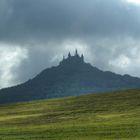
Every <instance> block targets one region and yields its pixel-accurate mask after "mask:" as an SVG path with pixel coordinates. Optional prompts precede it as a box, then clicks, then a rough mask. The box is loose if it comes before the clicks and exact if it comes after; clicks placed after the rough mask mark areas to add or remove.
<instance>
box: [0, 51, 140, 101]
mask: <svg viewBox="0 0 140 140" xmlns="http://www.w3.org/2000/svg"><path fill="white" fill-rule="evenodd" d="M137 87H140V78H136V77H132V76H129V75H123V76H122V75H119V74H115V73H112V72H109V71H102V70H99V69H98V68H96V67H93V66H92V65H90V64H89V63H85V62H84V56H83V55H82V56H79V54H78V53H77V51H76V53H75V55H74V56H71V54H70V53H69V55H68V58H63V60H62V61H61V62H60V64H59V65H58V66H55V67H52V68H47V69H45V70H44V71H42V72H41V73H40V74H38V75H37V76H36V77H35V78H33V79H31V80H29V81H27V82H25V83H23V84H21V85H17V86H14V87H10V88H6V89H2V90H0V103H11V102H20V101H31V100H39V99H49V98H56V97H66V96H77V95H81V94H87V93H96V92H105V91H113V90H118V89H130V88H137Z"/></svg>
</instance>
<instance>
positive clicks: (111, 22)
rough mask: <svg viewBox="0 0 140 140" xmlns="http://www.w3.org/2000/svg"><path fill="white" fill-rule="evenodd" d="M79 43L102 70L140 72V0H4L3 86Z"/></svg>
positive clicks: (0, 9) (0, 31)
mask: <svg viewBox="0 0 140 140" xmlns="http://www.w3.org/2000/svg"><path fill="white" fill-rule="evenodd" d="M76 48H77V49H78V51H79V53H84V56H85V59H86V62H90V63H91V64H92V65H94V66H96V67H98V68H100V69H102V70H110V71H113V72H115V73H120V74H130V75H132V76H138V77H140V3H139V0H86V1H85V0H0V88H3V87H8V86H12V85H15V84H19V83H22V82H24V81H26V80H28V79H30V78H33V77H34V76H35V75H36V74H38V73H39V72H41V71H42V70H43V69H44V68H47V67H50V66H53V65H57V64H58V63H59V61H60V60H61V59H62V56H63V55H65V56H66V55H67V53H68V51H71V52H72V53H73V52H74V50H75V49H76Z"/></svg>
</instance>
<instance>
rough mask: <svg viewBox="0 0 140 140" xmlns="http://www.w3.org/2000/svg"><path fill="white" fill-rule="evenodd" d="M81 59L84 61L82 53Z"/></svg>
mask: <svg viewBox="0 0 140 140" xmlns="http://www.w3.org/2000/svg"><path fill="white" fill-rule="evenodd" d="M81 59H82V61H83V62H84V55H83V54H82V55H81Z"/></svg>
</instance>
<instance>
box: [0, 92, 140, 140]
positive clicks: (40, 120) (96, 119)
mask: <svg viewBox="0 0 140 140" xmlns="http://www.w3.org/2000/svg"><path fill="white" fill-rule="evenodd" d="M0 139H4V140H21V139H25V140H46V139H47V140H93V139H95V140H114V139H119V140H132V139H133V140H139V139H140V90H127V91H118V92H113V93H106V94H91V95H84V96H80V97H68V98H62V99H51V100H48V101H37V102H29V103H17V104H11V105H0Z"/></svg>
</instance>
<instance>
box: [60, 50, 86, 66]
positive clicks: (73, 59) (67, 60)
mask: <svg viewBox="0 0 140 140" xmlns="http://www.w3.org/2000/svg"><path fill="white" fill-rule="evenodd" d="M67 63H75V64H76V63H79V64H80V63H84V55H83V54H82V55H81V56H80V55H79V54H78V51H77V49H76V50H75V54H74V55H73V56H72V55H71V53H70V52H69V53H68V57H67V58H65V57H64V56H63V60H62V61H61V62H60V64H61V65H63V64H67Z"/></svg>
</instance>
